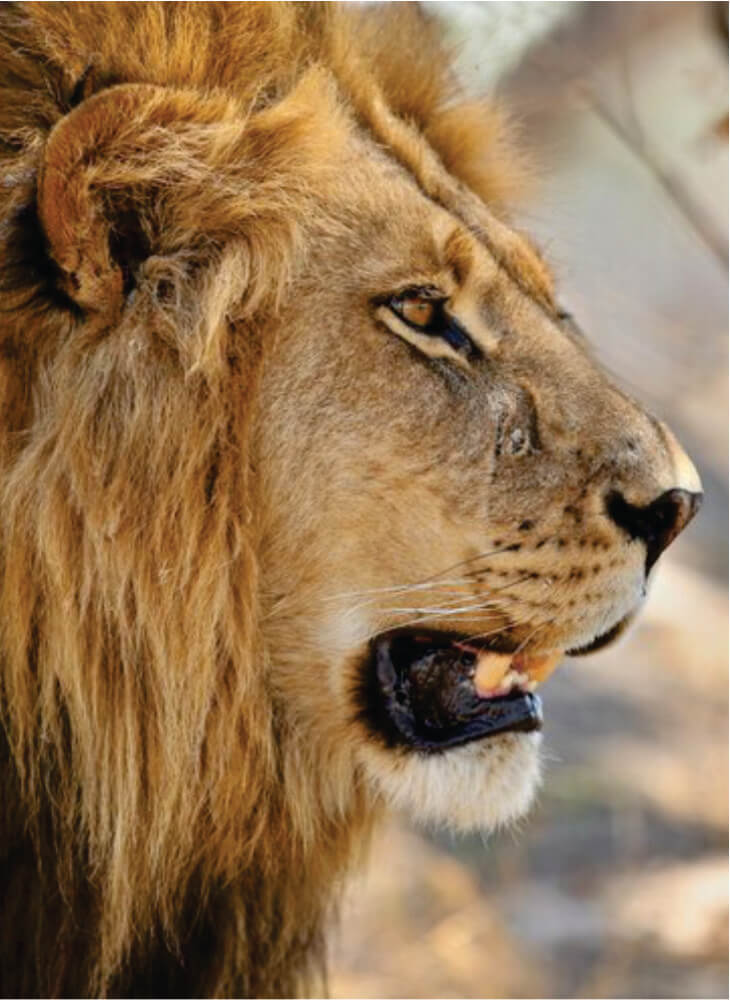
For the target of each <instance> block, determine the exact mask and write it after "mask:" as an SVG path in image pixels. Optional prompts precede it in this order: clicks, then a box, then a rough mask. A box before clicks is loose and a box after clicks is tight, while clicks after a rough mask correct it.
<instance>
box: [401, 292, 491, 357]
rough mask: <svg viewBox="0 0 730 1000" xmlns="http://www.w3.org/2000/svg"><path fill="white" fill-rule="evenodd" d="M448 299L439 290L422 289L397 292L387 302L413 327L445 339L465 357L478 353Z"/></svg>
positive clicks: (426, 333) (428, 335)
mask: <svg viewBox="0 0 730 1000" xmlns="http://www.w3.org/2000/svg"><path fill="white" fill-rule="evenodd" d="M446 302H447V300H446V299H445V298H444V297H443V296H442V295H441V294H440V293H437V292H436V291H432V290H430V289H423V291H421V290H420V289H419V290H417V291H413V292H406V293H401V294H400V295H395V296H393V297H392V298H391V299H390V300H389V301H388V303H387V304H388V307H389V308H390V309H391V310H392V311H393V312H394V313H395V314H396V316H398V317H399V318H400V319H402V320H403V322H404V323H406V324H407V325H408V326H409V327H410V328H411V329H412V330H416V331H417V332H418V333H421V334H425V335H426V336H427V337H429V338H431V337H433V338H438V339H439V340H442V341H444V342H445V343H447V344H448V345H449V347H450V348H451V349H452V350H454V351H456V352H457V353H458V354H460V355H462V356H464V357H470V356H472V355H474V354H476V353H478V352H477V350H476V347H475V345H474V343H473V342H472V340H471V338H470V337H469V336H468V334H467V333H466V331H465V330H464V328H463V327H462V326H461V324H460V323H458V322H457V321H456V319H454V317H453V316H450V315H449V314H448V312H447V311H446V308H445V306H446Z"/></svg>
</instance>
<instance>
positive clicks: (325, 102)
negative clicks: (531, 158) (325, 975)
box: [0, 4, 701, 992]
mask: <svg viewBox="0 0 730 1000" xmlns="http://www.w3.org/2000/svg"><path fill="white" fill-rule="evenodd" d="M201 8H202V9H201ZM375 16H376V15H375V14H373V13H372V12H369V13H368V14H367V18H369V19H370V20H365V21H363V20H362V15H349V16H347V17H345V16H344V15H341V14H339V13H338V12H336V11H334V10H322V9H320V8H319V7H316V6H315V5H304V6H303V7H302V8H301V9H300V8H297V7H296V6H289V5H241V6H238V5H221V6H218V5H215V4H211V5H197V6H196V5H192V6H188V5H170V6H169V7H165V5H155V4H142V5H134V9H132V8H131V7H128V6H127V5H119V6H116V5H111V6H107V5H83V4H81V5H68V6H66V5H49V6H44V5H40V6H38V7H31V8H30V9H21V10H19V11H18V10H15V9H14V8H13V9H10V10H8V11H6V12H3V15H2V17H3V22H2V25H3V26H2V31H3V39H2V41H1V42H0V44H1V45H2V46H3V48H2V62H1V63H0V65H2V69H1V70H0V72H2V73H3V74H4V75H5V77H6V82H5V84H4V86H5V87H6V91H5V93H6V94H7V95H10V96H9V97H8V98H7V100H6V102H5V104H4V105H3V107H2V109H1V110H0V133H1V134H0V139H2V142H3V146H2V150H3V152H2V155H3V158H4V164H5V177H6V181H5V186H4V189H3V193H2V198H3V201H2V218H3V222H4V229H3V233H2V240H3V255H4V259H5V261H6V265H5V266H4V273H3V275H2V278H1V280H2V285H3V291H2V309H3V313H2V326H1V327H0V340H1V344H2V355H1V368H0V371H1V373H2V379H3V386H4V392H3V398H2V406H3V418H2V425H1V427H0V432H2V435H3V451H2V470H1V472H2V483H3V501H4V502H3V522H2V560H3V562H2V574H3V575H2V591H1V600H2V623H1V624H0V643H1V646H2V662H3V680H2V685H3V700H4V704H3V716H4V721H5V727H6V733H7V741H8V746H9V761H12V764H11V763H8V776H7V777H6V779H5V781H6V785H7V788H8V789H9V792H8V794H9V795H10V796H11V799H12V802H13V803H14V809H15V813H14V814H13V815H14V817H15V818H13V819H11V820H10V821H9V827H8V829H9V833H8V834H7V836H6V841H8V842H12V841H13V840H14V839H15V841H18V842H21V841H22V839H23V837H24V836H25V831H26V829H27V824H28V823H29V822H31V826H32V828H33V836H34V837H35V841H34V843H35V845H36V846H35V847H34V851H35V852H36V853H35V855H34V857H35V856H36V855H40V857H41V859H42V861H43V864H42V865H40V868H38V866H35V867H34V865H35V862H30V861H29V862H28V871H30V870H33V871H35V872H36V875H35V876H34V878H37V880H38V885H39V886H42V885H46V883H44V882H43V879H47V878H50V879H51V880H55V882H54V884H56V883H60V884H61V885H62V886H63V892H64V893H65V897H64V899H65V900H66V902H63V901H62V902H60V903H57V904H55V905H57V908H58V910H59V913H61V915H63V913H65V912H66V910H64V906H67V909H68V912H77V911H78V912H81V911H82V912H83V914H85V917H84V919H86V920H87V921H88V924H89V926H90V927H91V928H92V929H91V931H90V932H89V937H88V938H84V941H85V951H83V957H82V958H79V959H78V961H77V962H75V961H74V960H73V959H74V956H76V955H80V954H81V949H80V946H79V945H67V946H65V951H63V954H59V955H56V956H55V957H54V958H53V963H55V964H53V971H52V972H49V973H48V974H47V975H48V977H50V979H48V981H49V982H51V985H53V984H58V983H61V984H62V985H63V986H64V988H66V987H67V986H68V984H69V983H72V984H76V985H79V984H80V986H81V988H88V984H89V983H93V984H96V988H100V989H114V988H129V989H132V988H134V989H140V988H142V986H143V985H144V984H147V985H149V983H150V982H153V981H154V979H153V974H152V972H150V969H152V968H153V967H155V965H154V963H155V961H157V960H158V959H159V961H160V962H162V959H160V958H159V955H161V954H163V953H164V955H165V956H167V957H166V958H165V961H166V962H167V963H168V965H167V966H165V968H168V967H169V968H173V967H174V968H175V969H177V970H178V972H179V971H180V969H182V968H183V964H181V959H180V957H179V954H178V953H176V951H175V945H174V943H171V942H175V941H178V942H180V941H182V942H183V943H185V942H190V941H193V940H197V938H195V935H196V934H197V933H198V932H199V928H201V927H203V928H204V931H205V933H207V934H209V935H212V936H213V939H215V940H217V939H218V938H220V939H221V941H222V942H223V944H221V946H220V948H219V950H218V951H216V955H217V958H216V959H215V962H213V961H212V960H211V959H210V957H209V956H208V959H207V960H204V959H203V958H200V962H201V967H200V973H199V982H198V989H201V990H202V989H211V990H213V989H223V990H225V989H228V990H229V991H230V990H231V989H233V988H235V986H236V984H239V988H245V989H247V990H248V991H249V992H256V991H257V990H258V991H259V992H263V991H265V990H279V991H281V990H283V989H288V988H290V985H289V984H290V979H288V978H287V976H290V975H291V971H292V969H294V971H296V968H298V967H299V966H301V965H302V964H303V963H305V961H306V958H307V956H309V955H310V954H311V953H312V951H313V949H314V946H315V944H316V940H317V933H318V931H317V929H318V927H319V922H320V920H321V917H322V914H323V912H324V910H325V909H326V901H327V899H328V898H329V893H330V888H331V884H332V882H333V880H334V879H335V878H336V877H338V875H339V874H340V873H341V872H342V870H343V869H344V867H345V866H346V864H347V859H348V857H349V856H350V854H351V852H352V847H353V842H354V840H356V839H357V837H358V836H359V835H360V833H361V832H363V831H364V830H365V829H366V828H367V827H368V824H369V822H370V818H371V817H372V816H373V815H374V814H376V813H377V811H378V808H379V804H380V803H381V802H383V801H391V802H395V803H397V804H402V805H405V806H407V807H408V808H409V809H410V810H411V811H412V813H413V814H414V815H415V816H416V817H418V818H422V819H428V820H434V821H437V822H441V823H447V824H450V825H453V826H455V827H461V828H468V827H474V826H479V827H486V828H489V827H491V826H493V825H494V824H497V823H501V822H504V821H506V820H509V819H511V818H513V817H515V816H518V815H520V814H521V813H522V812H524V810H525V808H526V807H527V805H528V803H529V801H530V798H531V796H532V793H533V790H534V787H535V784H536V780H537V773H538V755H539V722H540V718H539V700H538V698H537V696H535V695H534V694H533V690H534V686H535V683H536V682H537V681H538V680H539V679H541V677H543V676H544V675H545V674H546V673H547V672H548V671H549V669H550V668H551V667H552V666H554V664H555V662H556V661H557V660H558V659H559V658H560V656H562V655H563V654H564V653H566V652H571V653H580V652H587V651H589V650H591V649H595V648H599V647H600V646H602V645H604V644H605V643H606V642H608V641H609V640H610V639H611V638H613V637H614V636H616V635H617V634H618V633H619V632H620V631H621V629H622V628H623V627H624V625H625V623H626V622H627V621H629V620H630V619H631V618H632V616H633V615H634V614H635V613H636V611H637V609H638V608H639V606H640V604H641V601H642V598H643V595H644V593H645V588H646V579H647V574H648V572H649V570H650V569H651V567H652V565H653V563H654V562H655V561H656V559H657V557H658V555H659V554H660V552H661V551H662V549H663V548H664V547H665V546H666V545H667V544H668V543H669V541H671V539H672V538H673V537H674V536H675V535H676V534H677V532H679V531H680V530H681V528H682V527H683V526H684V525H685V524H686V523H687V521H688V520H689V518H690V517H691V515H692V514H693V512H694V510H695V508H696V506H697V503H698V498H699V495H700V489H701V488H700V484H699V480H698V478H697V474H696V472H695V471H694V468H693V466H692V464H691V462H690V461H689V459H688V458H687V457H686V456H685V455H684V453H683V452H682V450H681V449H680V447H679V445H678V444H677V442H676V441H675V439H674V438H673V436H672V434H671V432H670V431H669V430H668V429H667V428H666V427H665V426H664V425H663V424H661V423H660V422H659V421H657V420H655V419H654V418H653V417H651V416H649V415H648V414H647V413H646V412H645V411H644V410H643V409H642V408H641V407H640V406H639V405H638V404H637V403H635V402H634V401H633V400H631V399H630V398H628V397H627V396H626V395H625V394H624V393H623V392H621V391H620V390H619V389H618V388H617V387H616V386H615V385H614V384H612V382H611V381H610V380H609V379H608V378H607V376H606V375H605V374H604V373H603V372H602V371H601V370H600V369H599V368H598V367H597V366H596V364H595V362H594V361H593V360H592V358H591V356H590V351H589V348H588V346H587V344H586V342H585V340H584V337H583V335H582V333H581V332H580V330H579V329H578V327H577V325H576V324H575V322H574V321H573V320H572V319H571V317H570V316H569V315H568V314H566V313H565V312H564V311H562V308H561V304H560V302H559V297H558V296H557V295H556V293H555V291H554V289H553V286H552V282H551V278H550V275H549V272H548V269H547V267H546V265H545V264H544V262H543V261H542V260H541V259H540V257H539V255H538V254H537V252H536V250H535V249H534V247H532V246H531V244H530V242H529V241H528V240H527V239H526V238H524V237H523V236H521V235H520V234H518V233H517V232H515V231H514V230H513V229H512V228H510V226H509V224H508V223H507V222H506V221H505V220H506V216H505V212H504V208H503V200H502V199H503V196H504V194H505V192H506V191H507V190H508V189H509V187H510V184H511V183H512V182H513V180H514V179H515V178H516V176H517V167H516V165H513V162H514V161H513V160H512V159H510V157H509V155H508V152H507V149H506V146H505V137H504V134H503V132H502V131H500V126H499V124H498V120H497V119H496V117H495V116H494V114H493V113H491V112H488V111H486V110H485V109H484V108H482V107H480V106H478V105H475V106H463V105H458V104H453V103H449V100H448V99H447V98H448V94H447V90H448V80H447V77H446V73H445V71H442V70H441V68H440V67H441V66H442V65H443V59H442V56H441V55H440V53H439V52H438V49H437V48H436V47H435V45H434V43H433V41H432V40H431V39H430V38H429V36H428V35H427V34H425V33H424V31H423V28H422V26H420V25H419V24H418V22H417V20H416V19H415V17H412V16H411V15H409V14H405V15H404V14H403V13H402V12H401V14H400V15H399V16H400V17H401V21H400V22H399V27H398V33H399V37H400V38H401V39H402V38H403V37H407V38H409V44H408V45H407V46H405V47H403V46H402V45H399V46H398V48H394V47H392V46H388V45H384V44H383V43H381V42H379V41H377V39H378V38H379V37H381V36H379V35H378V34H377V32H373V31H372V18H374V17H375ZM391 16H392V15H391ZM353 24H354V25H355V29H354V30H353ZM33 824H35V825H33ZM51 861H52V863H51ZM37 869H38V870H37ZM23 871H24V873H25V874H24V876H23V877H24V878H25V879H27V878H29V876H28V873H27V871H26V870H25V869H23ZM39 872H40V873H39ZM33 884H35V883H33ZM38 891H39V892H41V891H42V890H41V889H39V890H38ZM11 898H12V894H11ZM39 898H40V897H39ZM254 904H255V905H254ZM74 907H75V908H76V910H74ZM254 911H255V914H254ZM259 911H261V912H260V913H259ZM13 912H15V911H13ZM54 912H55V911H54ZM261 914H263V916H261ZM39 919H40V918H39ZM44 919H45V920H46V922H47V927H46V931H47V935H48V937H49V939H50V938H52V937H54V935H55V936H58V935H59V934H60V931H59V930H58V927H59V926H60V924H63V920H61V917H58V919H57V920H56V922H55V923H53V920H54V919H55V918H53V917H47V916H46V917H45V918H44ZM75 919H76V922H77V923H78V920H79V919H81V918H79V917H78V915H77V916H76V918H75ZM59 922H60V924H59ZM67 923H68V921H67ZM63 926H64V928H65V930H64V932H63V933H64V934H67V935H68V938H69V940H71V941H76V940H77V937H78V930H77V929H74V928H70V927H67V926H66V924H63ZM196 928H197V929H198V930H196ZM84 933H86V931H85V932H84ZM200 933H201V934H202V933H203V932H202V931H200ZM74 934H76V935H77V937H74ZM206 940H207V939H206ZM89 941H90V942H91V943H89ZM186 947H188V945H185V944H184V946H183V952H185V948H186ZM192 947H193V946H192V945H190V948H191V949H192ZM201 947H202V946H201ZM155 949H157V950H155ZM54 954H55V953H54ZM195 954H196V955H197V954H198V953H197V952H195ZM201 954H202V951H201ZM254 954H255V955H256V963H255V970H254V963H253V962H252V958H251V956H252V955H254ZM69 956H70V957H69ZM130 956H131V957H130ZM134 956H137V958H136V959H135V957H134ZM140 956H141V957H140ZM155 956H158V958H155ZM135 961H136V962H137V964H136V965H135V964H134V963H135ZM206 961H207V964H206ZM176 962H177V965H175V963H176ZM125 963H126V965H125ZM190 964H191V963H190V961H188V964H187V968H188V970H189V969H190ZM155 968H156V967H155ZM196 969H197V967H196ZM120 970H121V971H120ZM44 974H45V973H44ZM186 974H188V973H186ZM197 974H198V973H197V971H196V975H197ZM54 976H55V979H53V977H54ZM114 976H117V977H119V978H118V979H116V980H115V979H114ZM145 976H146V977H147V978H145ZM171 976H172V973H169V974H168V979H167V980H166V981H168V982H171V981H173V980H172V979H171V978H170V977H171ZM74 977H76V978H74ZM257 977H258V978H257ZM39 981H44V982H45V981H46V980H39ZM114 983H117V986H116V987H115V986H114ZM119 984H122V986H121V987H120V986H119ZM240 984H243V987H241V985H240Z"/></svg>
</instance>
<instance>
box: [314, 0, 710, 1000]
mask: <svg viewBox="0 0 730 1000" xmlns="http://www.w3.org/2000/svg"><path fill="white" fill-rule="evenodd" d="M423 6H424V8H425V11H426V13H427V15H429V16H433V17H437V18H439V20H440V21H441V22H442V25H443V33H444V36H445V38H446V39H447V42H451V43H453V44H454V45H455V46H457V47H458V51H459V56H458V62H457V65H458V70H459V73H460V75H461V76H462V78H463V80H464V82H465V84H466V86H467V87H468V89H470V90H471V91H476V92H482V93H483V92H487V93H491V94H495V95H496V96H497V97H499V98H501V99H504V101H505V102H506V103H507V105H508V106H510V107H511V108H512V109H513V110H514V112H515V115H516V118H517V121H518V122H519V123H520V126H521V132H522V139H523V144H524V145H525V146H526V147H527V149H528V150H529V151H530V153H531V154H532V158H533V160H534V163H535V165H536V183H535V188H534V190H533V191H532V192H531V193H530V198H529V199H528V200H527V201H526V203H525V204H524V205H523V206H522V210H521V216H520V218H519V222H520V224H521V226H522V227H523V228H524V229H526V230H527V231H529V232H530V233H532V234H533V235H534V236H535V237H536V240H537V242H538V244H539V245H540V246H541V248H542V249H543V251H544V252H545V254H546V256H547V258H548V260H549V261H550V262H551V264H552V266H553V268H554V270H555V272H556V275H557V278H558V283H559V287H560V288H561V289H562V293H561V302H562V304H563V305H564V306H565V308H566V309H568V310H569V311H570V312H571V313H573V315H574V316H575V317H576V319H577V321H578V323H579V324H580V325H581V327H582V328H583V330H584V331H585V332H586V333H587V334H588V336H589V338H590V339H591V340H592V341H593V343H594V345H595V348H596V351H597V353H598V355H599V357H600V358H601V359H602V361H603V362H604V364H605V365H606V366H607V367H608V368H609V369H610V370H611V371H612V372H613V373H614V375H615V376H616V377H617V379H618V380H619V381H620V382H621V383H622V384H623V385H624V387H625V388H627V389H628V391H629V392H630V393H631V394H633V395H635V396H636V397H638V398H639V399H641V400H642V401H644V402H645V403H646V404H647V405H648V406H649V407H650V408H651V409H652V410H653V411H654V412H655V413H656V414H657V415H659V416H661V417H663V418H665V419H666V420H667V421H668V422H669V423H670V424H671V426H672V427H673V429H674V430H675V432H676V434H677V436H678V437H679V438H680V440H681V441H682V443H683V444H684V445H685V447H686V448H687V450H688V451H689V453H690V454H691V455H692V457H693V458H694V460H695V462H696V464H697V466H698V468H699V470H700V473H701V475H702V479H703V481H704V485H705V491H706V493H705V503H704V506H703V509H702V511H701V513H700V515H699V516H698V518H697V519H696V521H695V522H694V523H693V524H692V525H691V527H690V528H689V529H688V530H687V531H686V533H685V534H684V535H682V537H681V538H680V540H679V541H678V542H677V543H676V544H675V545H673V546H672V547H671V549H670V550H669V551H668V553H667V554H666V555H665V556H663V557H662V559H661V562H660V564H659V567H658V570H657V571H656V572H655V579H654V581H653V586H652V588H651V593H650V597H649V601H648V604H647V606H646V608H645V610H644V613H643V615H642V617H641V619H640V621H639V623H638V624H637V625H636V626H635V627H634V629H633V630H632V631H631V633H630V634H629V636H628V637H626V638H624V639H623V640H622V641H620V642H619V644H618V645H616V646H615V647H612V648H609V649H608V650H606V651H604V652H602V653H598V654H596V655H595V656H592V657H590V658H585V659H580V660H578V659H576V660H573V661H570V660H568V661H566V662H565V663H564V665H563V666H562V667H561V668H560V670H559V671H558V672H557V673H556V674H555V675H554V676H553V677H552V678H551V680H550V681H549V683H548V684H547V685H546V686H545V688H544V689H543V700H544V703H545V718H546V726H545V748H546V757H547V765H546V773H545V780H544V786H543V789H542V791H541V793H540V796H539V799H538V802H537V804H536V806H535V807H534V808H533V810H532V813H531V815H530V816H529V817H528V818H527V819H526V820H525V821H524V822H523V823H522V824H521V826H520V828H519V829H514V830H510V831H506V832H503V833H499V834H494V835H492V836H490V837H488V838H485V839H484V840H483V839H482V838H480V837H452V836H451V835H449V834H445V833H434V832H433V831H423V830H417V829H415V828H413V827H412V826H411V825H409V822H408V821H407V820H406V819H405V818H403V817H393V819H392V821H391V822H390V823H389V825H388V826H387V827H386V828H385V829H383V830H382V831H381V833H380V835H379V837H378V838H377V840H376V842H375V844H374V849H373V851H372V854H371V857H370V862H369V865H368V867H367V869H366V870H365V872H364V873H363V874H362V875H361V876H360V877H359V878H358V880H356V882H355V883H354V884H353V885H352V886H351V888H350V891H349V893H348V896H347V902H346V905H345V908H344V912H343V920H342V922H341V926H340V929H339V931H338V932H337V933H336V934H335V936H334V938H333V947H332V952H333V953H332V970H331V980H330V988H331V992H332V995H333V996H335V997H510V998H512V997H647V998H648V997H687V998H689V997H696V998H700V997H726V996H727V995H728V969H727V958H728V949H727V915H728V877H727V861H728V853H727V848H728V830H727V819H728V813H727V790H728V749H727V746H728V745H727V708H728V687H727V663H728V652H727V635H728V633H727V623H728V613H727V583H728V577H727V568H728V563H727V541H728V537H727V536H728V506H727V504H728V478H727V454H728V445H727V430H728V411H727V348H728V342H727V322H728V315H727V310H728V289H727V239H728V225H727V224H728V117H727V112H728V63H727V51H728V50H727V4H708V3H571V2H566V3H542V2H530V0H527V2H521V3H502V2H494V0H492V2H483V3H428V4H424V5H423Z"/></svg>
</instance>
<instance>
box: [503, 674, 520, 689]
mask: <svg viewBox="0 0 730 1000" xmlns="http://www.w3.org/2000/svg"><path fill="white" fill-rule="evenodd" d="M519 681H520V675H519V674H518V673H517V671H516V670H508V671H507V673H506V674H505V675H504V677H503V678H502V682H501V684H500V685H499V690H500V691H509V689H510V688H511V687H514V686H515V684H517V683H519Z"/></svg>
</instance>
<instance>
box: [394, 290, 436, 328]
mask: <svg viewBox="0 0 730 1000" xmlns="http://www.w3.org/2000/svg"><path fill="white" fill-rule="evenodd" d="M398 311H399V312H400V314H401V316H402V317H403V319H404V320H405V321H406V323H410V324H411V326H420V327H427V326H431V324H432V323H433V321H434V319H435V316H436V304H435V303H434V302H433V300H431V299H422V298H419V297H418V296H416V295H413V296H409V297H408V298H405V299H401V300H400V302H399V303H398Z"/></svg>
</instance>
